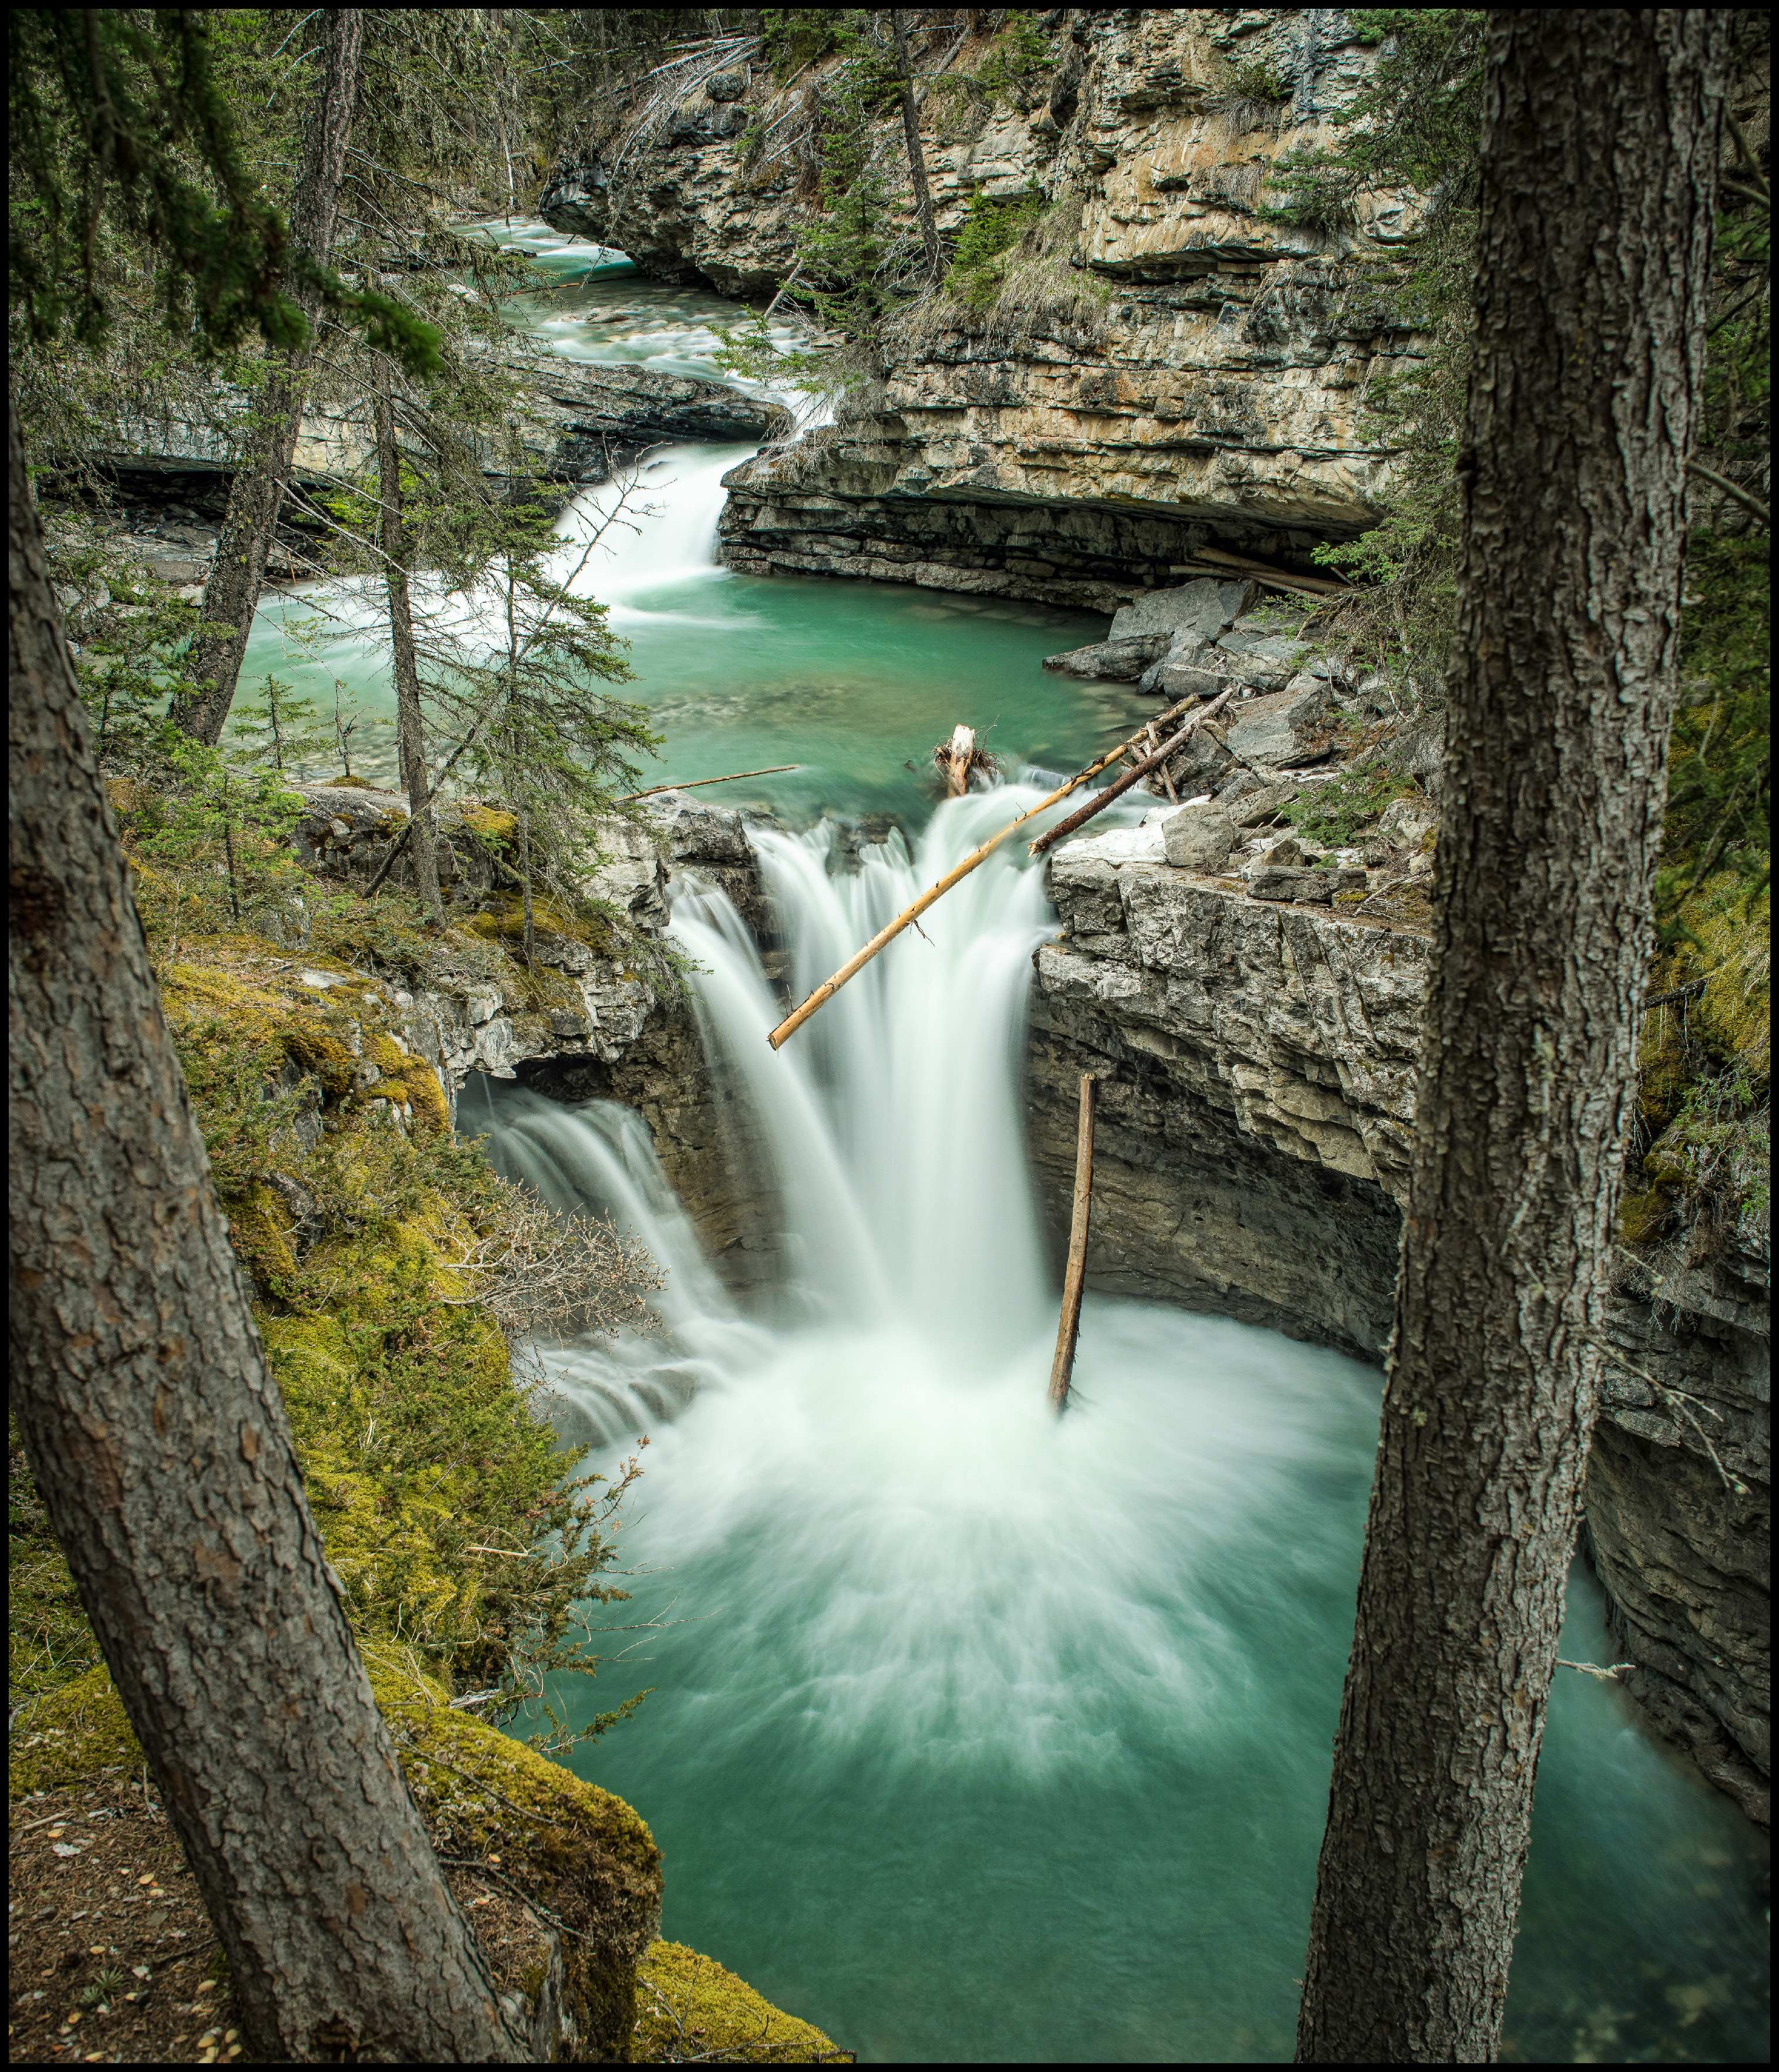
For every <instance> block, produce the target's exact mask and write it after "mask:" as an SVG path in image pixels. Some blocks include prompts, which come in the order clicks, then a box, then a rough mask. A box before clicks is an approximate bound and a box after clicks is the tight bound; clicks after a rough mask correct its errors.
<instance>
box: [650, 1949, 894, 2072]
mask: <svg viewBox="0 0 1779 2072" xmlns="http://www.w3.org/2000/svg"><path fill="white" fill-rule="evenodd" d="M636 1986H637V1992H636V2040H635V2043H634V2045H633V2047H632V2053H631V2055H632V2057H633V2058H635V2060H636V2062H637V2063H639V2064H643V2065H665V2064H682V2063H686V2062H690V2061H691V2060H693V2059H698V2060H702V2061H709V2060H711V2059H714V2060H716V2061H717V2062H719V2063H727V2064H739V2065H850V2064H851V2063H852V2062H854V2061H853V2056H852V2053H851V2052H850V2051H846V2050H842V2049H838V2047H837V2046H836V2045H834V2042H833V2041H832V2040H831V2039H830V2037H826V2036H824V2035H823V2034H822V2031H821V2030H820V2029H817V2028H814V2027H813V2025H811V2024H810V2023H809V2022H806V2021H798V2020H797V2016H795V2015H789V2014H786V2013H784V2012H783V2011H782V2009H780V2008H775V2007H774V2006H773V2005H772V2003H771V2001H770V2000H762V1999H761V1998H760V1995H759V1994H758V1993H756V1992H755V1991H754V1989H753V1988H752V1986H750V1985H748V1984H747V1983H746V1982H745V1981H744V1980H743V1979H738V1978H737V1977H736V1976H735V1973H734V1972H733V1971H725V1970H724V1969H723V1966H722V1965H721V1964H719V1963H717V1962H716V1960H715V1959H714V1958H710V1957H702V1956H700V1955H698V1951H696V1950H689V1949H687V1948H686V1945H685V1944H684V1943H683V1942H657V1943H656V1944H655V1945H654V1947H653V1948H652V1949H651V1950H650V1951H649V1953H648V1955H647V1956H646V1957H645V1958H644V1960H643V1963H642V1968H641V1970H640V1972H639V1973H638V1975H637V1979H636Z"/></svg>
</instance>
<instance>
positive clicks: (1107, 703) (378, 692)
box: [241, 448, 1155, 820]
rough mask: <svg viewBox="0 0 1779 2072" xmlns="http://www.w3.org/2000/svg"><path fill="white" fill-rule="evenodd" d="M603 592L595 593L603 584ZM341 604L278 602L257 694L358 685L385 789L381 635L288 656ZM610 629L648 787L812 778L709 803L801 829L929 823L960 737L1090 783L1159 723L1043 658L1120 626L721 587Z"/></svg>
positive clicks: (264, 633) (682, 582)
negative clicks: (279, 682)
mask: <svg viewBox="0 0 1779 2072" xmlns="http://www.w3.org/2000/svg"><path fill="white" fill-rule="evenodd" d="M675 451H676V453H681V454H683V453H687V452H689V451H690V449H685V448H681V449H676V450H675ZM740 451H741V450H739V449H738V450H735V457H736V458H739V454H740ZM667 472H669V473H671V472H672V470H671V467H669V468H668V469H667ZM676 486H677V485H676ZM659 493H661V494H666V493H669V492H667V491H662V492H659ZM592 586H593V588H594V590H595V594H599V574H598V572H597V571H595V574H594V578H593V585H592ZM345 602H348V601H347V600H344V599H342V598H341V597H340V595H339V594H338V592H337V590H336V591H329V592H327V593H323V594H321V595H319V596H315V595H311V596H309V597H305V598H299V599H294V600H289V601H286V600H282V599H276V598H274V599H269V600H268V601H267V602H266V604H265V605H264V606H261V611H260V615H259V618H258V620H257V623H256V625H255V628H254V632H253V639H252V640H251V641H250V642H249V646H248V651H247V660H246V664H245V672H244V679H243V680H244V683H245V684H247V685H253V684H256V683H257V682H260V681H261V680H263V678H264V677H265V676H266V673H267V672H268V671H271V672H276V673H277V675H278V676H280V677H281V678H282V679H283V680H286V681H289V682H291V683H293V684H294V685H296V687H297V688H298V689H299V691H300V692H301V693H302V694H303V695H304V696H307V697H312V698H313V699H314V700H315V702H316V705H317V706H318V708H319V709H321V710H322V711H323V713H329V712H331V711H332V706H333V698H334V685H335V682H336V680H340V681H343V682H344V684H345V685H346V686H347V688H348V692H349V693H350V694H351V696H352V698H353V699H354V700H355V701H356V704H357V705H358V706H359V708H360V709H361V711H362V712H363V713H364V719H363V721H362V722H361V725H360V734H359V735H358V736H356V737H355V740H356V741H357V742H359V743H360V749H359V753H358V754H357V755H356V757H355V763H354V767H358V766H359V763H360V762H362V763H363V766H364V774H365V775H370V776H373V777H377V776H381V777H384V778H389V777H391V776H393V771H394V742H393V709H394V707H393V697H394V694H393V688H392V686H391V683H390V680H389V669H388V664H387V660H386V656H387V647H386V643H385V638H384V635H383V634H382V631H381V627H369V628H366V629H364V630H360V629H359V628H358V627H355V626H353V625H350V624H346V625H339V624H333V625H330V624H328V623H327V622H325V621H323V639H322V641H321V643H319V646H318V647H317V648H315V650H314V652H312V654H311V655H309V656H303V655H301V654H300V653H299V652H296V651H294V649H293V648H291V647H290V645H289V643H286V640H285V639H283V637H282V619H283V618H284V616H285V615H286V612H288V613H290V615H291V616H293V617H294V618H299V619H300V618H313V617H315V616H316V615H317V611H318V607H319V606H328V607H329V608H332V609H334V610H336V611H337V610H340V609H341V608H343V606H344V604H345ZM612 623H613V624H614V626H615V627H616V630H617V631H618V632H619V633H620V635H622V636H623V637H624V639H628V641H629V643H631V647H630V661H631V664H632V668H634V669H635V671H636V680H635V681H634V683H632V684H631V685H626V686H624V687H623V691H622V695H624V696H625V697H632V698H634V699H636V701H637V702H638V703H640V704H641V705H644V706H646V707H647V709H648V710H649V714H650V716H651V718H652V720H653V724H654V726H655V727H656V728H657V730H658V731H659V732H660V733H661V735H662V736H663V738H664V739H663V746H662V748H661V753H660V754H659V756H658V757H657V759H656V760H655V762H654V763H653V764H652V765H650V766H649V768H648V769H647V770H646V771H645V772H644V776H643V778H642V779H641V781H642V783H644V784H654V783H668V782H678V781H683V780H686V779H692V778H698V777H716V776H723V775H727V774H728V773H729V772H731V771H742V770H755V769H760V768H763V767H767V766H768V765H771V764H774V763H801V764H802V765H803V766H804V767H803V768H802V769H801V771H798V772H797V773H796V774H795V775H791V776H786V777H772V778H765V779H758V780H756V781H754V782H752V783H747V784H740V785H734V786H727V787H723V788H721V789H719V790H715V791H711V792H709V793H707V794H706V796H708V797H710V798H711V799H713V800H719V801H721V802H722V803H723V804H730V805H745V804H757V805H760V806H765V807H769V808H773V809H775V810H776V811H777V812H780V813H782V814H784V816H786V817H787V818H789V819H792V820H800V819H804V818H807V817H809V816H813V815H814V814H815V813H817V812H820V811H821V810H822V808H834V810H836V811H844V812H893V813H896V814H897V815H899V816H904V817H907V816H920V815H921V814H922V813H923V812H924V810H925V806H926V804H929V803H930V800H931V799H932V798H933V796H934V792H933V786H932V783H931V782H930V779H929V775H928V772H929V769H930V763H931V758H932V753H933V746H934V745H935V743H937V742H940V741H943V740H945V738H948V737H949V734H950V733H951V730H952V729H953V726H956V725H957V723H958V722H960V721H962V722H966V723H967V724H969V725H971V726H975V727H976V728H978V730H979V731H980V732H981V733H982V734H984V736H985V737H986V741H987V743H988V746H989V747H990V750H992V751H993V752H994V753H995V754H997V755H998V756H999V757H1001V758H1002V759H1003V760H1004V762H1005V763H1007V767H1009V768H1010V769H1012V768H1016V767H1018V766H1019V764H1020V763H1027V762H1033V763H1040V764H1041V765H1043V766H1044V767H1047V768H1048V767H1056V768H1067V769H1075V768H1078V767H1080V766H1081V764H1082V763H1085V762H1086V761H1088V760H1089V759H1091V757H1092V756H1093V754H1095V753H1097V750H1100V749H1101V748H1102V747H1105V746H1109V745H1110V743H1111V742H1114V741H1116V740H1118V739H1121V738H1123V736H1124V735H1126V734H1129V733H1130V731H1132V730H1133V729H1134V728H1135V726H1137V725H1138V724H1139V723H1140V722H1142V721H1143V720H1144V719H1146V718H1148V717H1151V716H1152V715H1153V713H1154V711H1155V702H1154V701H1153V700H1152V699H1150V698H1146V697H1142V696H1141V695H1140V694H1139V693H1136V692H1135V691H1134V690H1133V689H1130V687H1129V686H1127V685H1114V684H1081V683H1077V682H1076V681H1074V680H1073V679H1072V678H1069V677H1066V676H1055V675H1052V674H1050V673H1048V672H1046V671H1045V670H1044V668H1042V667H1041V666H1040V665H1041V664H1042V661H1043V659H1044V656H1046V655H1051V654H1054V653H1056V652H1057V651H1058V650H1059V649H1060V648H1073V647H1078V646H1079V645H1080V644H1081V643H1082V642H1083V641H1085V640H1090V639H1096V638H1098V637H1100V636H1101V635H1102V634H1103V631H1104V629H1105V626H1106V621H1105V620H1104V619H1101V618H1094V617H1090V616H1088V615H1082V614H1077V613H1069V612H1061V611H1048V610H1046V609H1044V607H1042V606H1036V605H1011V604H1003V603H997V602H983V601H981V600H978V599H975V598H949V597H946V596H945V595H943V594H939V593H936V592H933V591H930V590H913V589H909V588H904V587H903V586H900V585H892V584H887V583H867V582H829V581H826V580H824V579H822V578H819V577H810V578H801V579H800V578H759V577H751V576H739V575H732V574H727V572H719V571H716V570H714V569H711V570H709V571H707V572H701V573H694V574H690V575H689V576H688V575H686V574H683V573H679V574H669V576H668V577H667V578H666V579H665V581H664V582H661V583H660V584H658V585H653V586H651V585H648V584H646V583H645V584H644V586H642V587H640V588H638V589H634V590H632V591H631V592H630V594H629V595H628V598H627V601H626V602H624V604H622V605H620V606H615V607H614V611H613V620H612ZM241 702H242V706H243V708H244V709H249V708H250V707H251V705H253V702H254V701H253V698H252V697H251V695H250V694H244V697H243V699H242V701H241ZM908 763H914V764H915V765H916V766H917V767H916V770H915V771H909V770H908V768H907V767H905V766H906V765H907V764H908ZM317 774H320V773H319V771H318V772H317Z"/></svg>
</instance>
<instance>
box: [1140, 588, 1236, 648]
mask: <svg viewBox="0 0 1779 2072" xmlns="http://www.w3.org/2000/svg"><path fill="white" fill-rule="evenodd" d="M1254 595H1255V590H1254V585H1253V584H1252V583H1250V582H1217V581H1213V579H1212V578H1209V577H1208V576H1207V577H1204V578H1200V580H1199V581H1198V582H1189V583H1183V584H1181V586H1180V588H1179V589H1178V590H1149V591H1147V592H1146V593H1145V594H1143V596H1141V597H1139V598H1133V599H1132V600H1131V602H1130V603H1129V604H1127V605H1126V606H1124V608H1123V609H1122V611H1118V612H1114V614H1113V616H1112V633H1111V637H1112V639H1114V640H1124V639H1132V638H1134V637H1135V635H1139V634H1148V633H1166V634H1167V635H1170V636H1174V635H1179V634H1181V633H1185V634H1189V635H1196V637H1197V639H1199V640H1200V641H1207V640H1212V639H1215V638H1216V637H1217V635H1218V634H1219V633H1221V631H1223V629H1224V627H1226V626H1228V625H1229V624H1231V623H1233V621H1234V620H1235V619H1237V617H1239V616H1240V615H1241V614H1242V612H1243V611H1246V609H1247V607H1248V606H1249V605H1250V603H1251V602H1253V600H1254Z"/></svg>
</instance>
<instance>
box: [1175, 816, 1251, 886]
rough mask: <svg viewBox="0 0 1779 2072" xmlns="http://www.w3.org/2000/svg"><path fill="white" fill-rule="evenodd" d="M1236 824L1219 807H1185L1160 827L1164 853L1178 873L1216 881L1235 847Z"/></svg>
mask: <svg viewBox="0 0 1779 2072" xmlns="http://www.w3.org/2000/svg"><path fill="white" fill-rule="evenodd" d="M1235 837H1236V827H1235V822H1234V821H1233V820H1231V819H1230V817H1229V814H1228V813H1227V812H1225V810H1224V808H1222V807H1221V806H1220V805H1217V804H1214V803H1213V804H1209V805H1203V806H1182V807H1181V808H1180V811H1179V812H1177V813H1170V814H1169V815H1168V816H1167V818H1166V819H1165V820H1163V822H1162V824H1161V842H1162V851H1163V854H1164V855H1165V856H1166V857H1167V861H1169V862H1170V863H1171V864H1172V865H1174V866H1175V867H1176V870H1192V871H1196V872H1197V873H1198V874H1199V875H1200V877H1201V878H1214V877H1215V876H1216V875H1217V874H1218V872H1220V871H1221V870H1222V869H1223V867H1224V865H1225V864H1227V863H1228V861H1229V853H1230V852H1231V850H1233V849H1234V847H1235Z"/></svg>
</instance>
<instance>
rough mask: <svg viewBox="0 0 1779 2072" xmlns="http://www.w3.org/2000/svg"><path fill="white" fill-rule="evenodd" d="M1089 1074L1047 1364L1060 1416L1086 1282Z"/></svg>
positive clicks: (1090, 1128)
mask: <svg viewBox="0 0 1779 2072" xmlns="http://www.w3.org/2000/svg"><path fill="white" fill-rule="evenodd" d="M1096 1085H1097V1081H1096V1080H1095V1079H1094V1077H1093V1074H1092V1073H1091V1072H1083V1073H1082V1074H1081V1114H1080V1119H1079V1120H1078V1121H1077V1124H1076V1125H1075V1202H1074V1207H1073V1210H1072V1211H1071V1212H1070V1215H1069V1264H1068V1266H1067V1267H1066V1268H1065V1270H1064V1273H1063V1279H1062V1316H1061V1318H1060V1321H1059V1322H1058V1323H1057V1326H1056V1357H1055V1359H1052V1361H1051V1363H1050V1407H1051V1408H1052V1410H1054V1411H1055V1412H1056V1415H1057V1416H1059V1417H1060V1416H1061V1415H1062V1413H1063V1412H1064V1411H1065V1410H1066V1409H1067V1408H1069V1379H1070V1377H1071V1376H1072V1375H1073V1373H1074V1371H1075V1341H1076V1339H1077V1338H1078V1337H1079V1336H1080V1335H1081V1290H1082V1289H1083V1287H1084V1286H1085V1285H1086V1281H1087V1224H1088V1219H1089V1215H1091V1213H1092V1210H1093V1093H1094V1088H1095V1087H1096Z"/></svg>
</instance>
